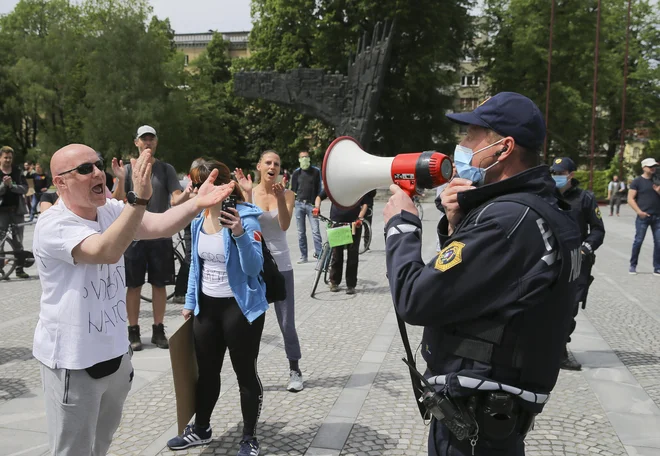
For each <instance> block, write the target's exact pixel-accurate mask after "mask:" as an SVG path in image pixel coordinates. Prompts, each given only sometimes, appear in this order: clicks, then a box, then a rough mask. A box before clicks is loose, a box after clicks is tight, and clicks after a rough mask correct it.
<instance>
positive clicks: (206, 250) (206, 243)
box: [197, 229, 234, 298]
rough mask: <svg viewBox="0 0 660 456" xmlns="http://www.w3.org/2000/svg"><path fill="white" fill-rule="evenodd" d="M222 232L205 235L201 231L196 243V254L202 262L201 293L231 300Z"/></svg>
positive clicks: (231, 293) (231, 294)
mask: <svg viewBox="0 0 660 456" xmlns="http://www.w3.org/2000/svg"><path fill="white" fill-rule="evenodd" d="M223 231H224V230H220V231H218V232H217V233H215V234H206V233H205V232H204V230H203V229H202V231H200V233H199V242H198V243H197V254H198V255H199V258H200V259H201V260H202V261H201V268H202V274H201V276H202V293H204V294H205V295H206V296H211V297H214V298H231V297H233V296H234V293H233V292H232V291H231V288H230V287H229V278H228V277H227V261H226V260H225V242H224V235H223Z"/></svg>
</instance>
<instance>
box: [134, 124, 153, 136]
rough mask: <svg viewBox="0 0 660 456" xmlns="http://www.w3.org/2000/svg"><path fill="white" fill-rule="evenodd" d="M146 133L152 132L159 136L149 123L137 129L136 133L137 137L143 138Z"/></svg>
mask: <svg viewBox="0 0 660 456" xmlns="http://www.w3.org/2000/svg"><path fill="white" fill-rule="evenodd" d="M146 134H152V135H154V136H158V135H157V134H156V130H154V127H150V126H149V125H142V126H141V127H140V128H138V130H137V134H136V135H135V137H136V138H141V137H142V136H143V135H146Z"/></svg>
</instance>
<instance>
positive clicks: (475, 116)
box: [447, 92, 545, 149]
mask: <svg viewBox="0 0 660 456" xmlns="http://www.w3.org/2000/svg"><path fill="white" fill-rule="evenodd" d="M447 117H448V118H449V119H450V120H452V121H454V122H456V123H459V124H463V125H478V126H480V127H484V128H489V129H491V130H493V131H494V132H496V133H497V134H499V135H501V136H511V137H513V139H515V140H516V143H518V144H520V145H521V146H523V147H526V148H528V149H537V148H539V147H541V145H543V140H544V139H545V121H544V120H543V115H542V114H541V111H540V110H539V108H538V106H536V104H534V102H533V101H532V100H530V99H529V98H527V97H526V96H524V95H521V94H519V93H516V92H500V93H498V94H497V95H493V96H492V97H490V98H488V99H486V101H484V102H482V103H481V104H480V105H479V106H477V109H475V110H474V111H471V112H458V113H452V114H447Z"/></svg>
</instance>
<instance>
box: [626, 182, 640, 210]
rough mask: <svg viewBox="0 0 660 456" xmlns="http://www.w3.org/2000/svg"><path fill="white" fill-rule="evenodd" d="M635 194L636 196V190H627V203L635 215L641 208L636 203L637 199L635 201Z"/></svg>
mask: <svg viewBox="0 0 660 456" xmlns="http://www.w3.org/2000/svg"><path fill="white" fill-rule="evenodd" d="M636 196H637V190H633V189H632V188H631V189H630V190H628V205H629V206H630V207H632V209H633V210H634V211H635V212H636V213H637V215H640V213H641V212H642V210H641V209H640V208H639V206H638V205H637V201H635V197H636Z"/></svg>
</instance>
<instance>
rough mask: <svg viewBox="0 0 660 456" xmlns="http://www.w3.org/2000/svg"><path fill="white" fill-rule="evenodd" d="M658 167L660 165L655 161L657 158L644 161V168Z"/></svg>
mask: <svg viewBox="0 0 660 456" xmlns="http://www.w3.org/2000/svg"><path fill="white" fill-rule="evenodd" d="M658 165H660V163H658V162H657V161H655V158H645V159H644V160H642V167H644V166H648V167H649V168H650V167H652V166H658Z"/></svg>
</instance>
